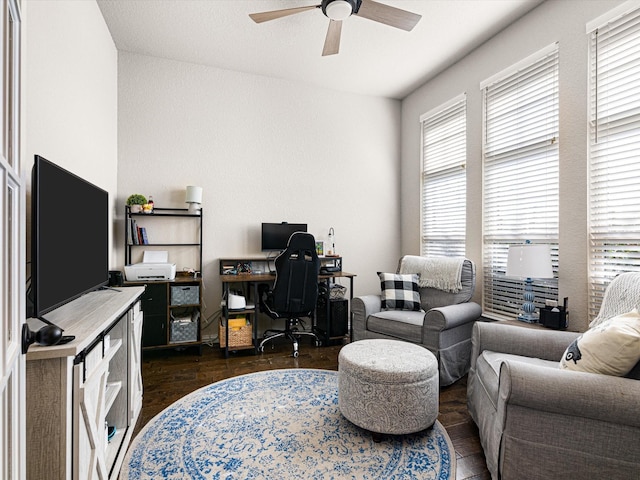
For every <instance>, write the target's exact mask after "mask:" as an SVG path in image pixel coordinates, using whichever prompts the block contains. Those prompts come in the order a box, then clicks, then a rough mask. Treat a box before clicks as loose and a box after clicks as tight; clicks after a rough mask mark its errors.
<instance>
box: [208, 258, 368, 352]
mask: <svg viewBox="0 0 640 480" xmlns="http://www.w3.org/2000/svg"><path fill="white" fill-rule="evenodd" d="M221 262H222V260H221ZM355 276H356V275H355V274H353V273H349V272H331V273H329V274H322V275H318V281H321V282H326V283H327V285H328V284H329V283H330V281H331V280H332V279H336V278H348V279H349V303H351V300H353V278H354V277H355ZM275 279H276V276H275V275H271V274H268V273H238V274H231V275H220V281H221V282H222V297H223V298H225V299H228V298H229V290H230V289H231V288H232V287H233V285H238V286H240V285H243V286H244V285H246V286H248V287H249V292H251V293H252V298H250V299H248V300H251V301H252V302H254V303H253V307H251V308H246V309H244V310H233V311H231V312H230V311H229V310H228V308H227V305H226V303H225V306H224V307H223V309H222V316H223V319H224V324H225V325H224V328H225V333H226V336H225V338H226V339H229V322H228V321H227V320H228V319H229V315H246V316H248V317H249V318H251V317H253V321H252V330H253V333H252V341H251V344H246V345H238V346H236V345H231V346H230V345H229V343H230V342H228V341H227V342H226V344H225V347H224V354H225V357H228V356H229V350H232V351H233V350H247V349H254V350H255V349H256V347H257V339H258V321H257V313H258V284H259V283H261V282H266V283H271V282H273V281H274V280H275ZM327 291H328V289H327ZM327 295H329V293H327ZM327 300H329V299H328V298H327ZM247 303H248V304H249V306H250V302H249V301H248V302H247ZM325 304H326V308H327V317H326V318H330V315H331V302H329V301H327V302H325ZM349 311H350V309H349ZM348 318H349V330H351V315H350V314H349V317H348ZM312 328H313V330H314V331H315V333H316V334H317V335H318V336H319V337H320V339H321V340H322V343H323V345H325V346H326V345H328V344H329V341H330V340H333V338H332V337H330V332H329V331H328V330H329V329H327V331H326V332H325V331H319V330H318V329H317V328H316V324H315V316H314V320H313V327H312Z"/></svg>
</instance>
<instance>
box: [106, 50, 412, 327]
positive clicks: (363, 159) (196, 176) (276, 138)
mask: <svg viewBox="0 0 640 480" xmlns="http://www.w3.org/2000/svg"><path fill="white" fill-rule="evenodd" d="M118 128H119V152H118V157H119V164H118V197H119V198H118V201H119V204H120V205H124V202H125V200H126V197H127V196H128V195H129V194H131V193H142V194H143V195H145V196H149V195H153V198H154V201H155V204H156V206H157V207H177V208H184V207H185V206H186V205H185V204H184V191H185V187H186V186H187V185H199V186H202V187H203V188H204V200H203V204H202V207H203V211H204V253H203V255H204V262H203V263H204V268H203V270H204V272H203V278H204V281H205V287H206V290H205V301H206V304H207V309H206V312H205V315H206V316H211V315H212V314H213V313H214V312H215V311H216V310H217V309H218V306H219V304H220V294H221V284H220V281H219V275H218V268H219V267H218V264H219V262H218V260H219V258H223V257H230V256H231V257H233V256H237V255H260V254H261V252H260V224H261V222H280V221H289V222H301V223H308V225H309V231H310V232H311V233H313V234H314V235H315V236H316V238H317V239H319V240H320V239H326V236H327V233H328V231H329V228H330V227H333V228H334V229H335V238H336V250H337V253H338V254H341V255H342V256H343V257H344V265H343V266H344V269H345V270H347V271H349V272H353V273H356V274H357V275H358V277H357V278H356V280H355V284H354V291H355V294H363V293H372V292H378V291H379V290H380V286H379V282H378V279H377V276H376V271H378V270H388V269H395V267H396V263H397V259H398V256H399V254H400V236H399V232H400V221H399V214H400V210H399V152H400V102H398V101H396V100H389V99H384V98H377V97H368V96H360V95H353V94H345V93H338V92H333V91H330V90H325V89H320V88H316V87H311V86H307V85H305V84H301V83H295V82H288V81H284V80H279V79H272V78H267V77H262V76H256V75H250V74H244V73H238V72H233V71H228V70H223V69H217V68H211V67H205V66H200V65H194V64H189V63H182V62H176V61H171V60H164V59H158V58H154V57H148V56H142V55H137V54H131V53H126V52H121V53H120V55H119V122H118ZM120 210H123V207H121V208H120ZM120 215H121V217H122V215H123V212H121V213H120ZM120 223H121V224H123V222H120ZM154 228H156V227H154ZM153 233H154V232H153V231H150V234H153ZM121 237H123V235H122V234H121V233H119V234H118V237H117V238H121ZM118 248H119V261H120V263H121V264H123V263H124V248H123V246H122V245H119V246H118ZM171 260H172V261H174V262H176V263H177V267H178V269H179V270H181V269H182V268H183V267H193V266H194V265H192V264H184V263H183V261H182V260H181V258H180V256H178V255H177V254H176V256H175V257H174V258H171ZM134 261H135V260H134ZM187 261H189V262H190V261H191V260H187ZM344 283H345V286H348V283H347V282H344Z"/></svg>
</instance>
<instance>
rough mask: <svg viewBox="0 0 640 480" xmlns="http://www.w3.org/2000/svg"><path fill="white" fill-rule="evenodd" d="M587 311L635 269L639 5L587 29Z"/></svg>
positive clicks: (639, 180) (638, 267) (639, 214)
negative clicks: (611, 285) (619, 278)
mask: <svg viewBox="0 0 640 480" xmlns="http://www.w3.org/2000/svg"><path fill="white" fill-rule="evenodd" d="M590 37H591V38H590V49H589V50H590V52H589V57H590V102H589V103H590V112H589V115H590V119H589V120H590V121H589V123H590V140H589V202H590V205H589V212H590V213H589V241H590V254H589V257H590V258H589V264H590V265H589V266H590V275H589V276H590V281H589V284H590V286H589V316H590V318H591V319H593V318H594V317H595V316H596V315H597V313H598V310H599V309H600V304H601V303H602V297H603V294H604V290H605V288H606V286H607V285H608V284H609V282H610V281H611V279H613V277H615V276H616V275H617V274H619V273H621V272H627V271H640V188H639V184H640V10H635V11H633V12H630V13H626V14H624V15H622V16H618V17H617V18H614V19H612V20H610V21H609V22H608V23H606V24H604V25H600V26H598V28H596V29H595V30H593V31H591V32H590Z"/></svg>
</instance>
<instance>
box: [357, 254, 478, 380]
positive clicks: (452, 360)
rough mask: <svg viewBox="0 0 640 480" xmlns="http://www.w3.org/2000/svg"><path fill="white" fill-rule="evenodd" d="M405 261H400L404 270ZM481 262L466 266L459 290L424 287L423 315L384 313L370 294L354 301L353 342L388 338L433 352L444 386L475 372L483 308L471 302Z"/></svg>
mask: <svg viewBox="0 0 640 480" xmlns="http://www.w3.org/2000/svg"><path fill="white" fill-rule="evenodd" d="M401 264H402V258H401V259H400V261H399V262H398V270H397V271H398V272H399V271H400V265H401ZM475 281H476V272H475V264H474V263H473V262H472V261H471V260H468V259H465V260H464V263H463V265H462V274H461V283H462V289H461V290H460V291H459V292H456V293H451V292H445V291H443V290H438V289H435V288H429V287H422V288H420V303H421V305H422V309H423V311H405V310H387V311H382V309H381V296H380V295H379V294H377V295H365V296H360V297H356V298H354V299H353V301H352V302H351V313H353V317H352V330H353V340H362V339H367V338H386V339H391V340H403V341H407V342H411V343H415V344H418V345H421V346H423V347H425V348H427V349H428V350H429V351H431V352H432V353H433V354H434V355H435V356H436V358H437V359H438V369H439V379H440V385H443V386H444V385H450V384H452V383H453V382H455V381H456V380H458V379H460V378H461V377H463V376H464V375H466V374H467V372H468V371H469V365H470V355H471V331H472V328H473V324H474V322H475V321H476V320H478V319H479V318H480V315H481V314H482V309H481V308H480V305H478V304H477V303H475V302H471V301H470V299H471V297H472V296H473V292H474V290H475Z"/></svg>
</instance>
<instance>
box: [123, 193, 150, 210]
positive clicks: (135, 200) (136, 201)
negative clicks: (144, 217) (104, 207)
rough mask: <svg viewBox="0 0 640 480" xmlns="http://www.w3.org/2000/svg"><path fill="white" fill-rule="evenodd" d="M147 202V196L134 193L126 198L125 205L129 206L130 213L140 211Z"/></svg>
mask: <svg viewBox="0 0 640 480" xmlns="http://www.w3.org/2000/svg"><path fill="white" fill-rule="evenodd" d="M146 203H147V197H145V196H144V195H140V194H139V193H134V194H132V195H129V198H127V205H129V207H130V208H131V213H140V212H141V211H142V206H143V205H144V204H146Z"/></svg>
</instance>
